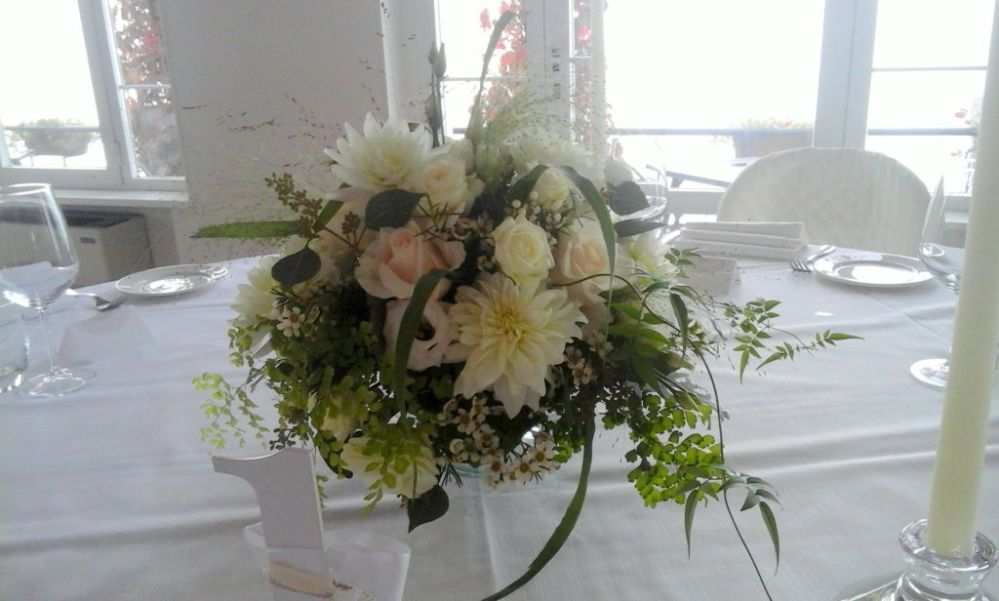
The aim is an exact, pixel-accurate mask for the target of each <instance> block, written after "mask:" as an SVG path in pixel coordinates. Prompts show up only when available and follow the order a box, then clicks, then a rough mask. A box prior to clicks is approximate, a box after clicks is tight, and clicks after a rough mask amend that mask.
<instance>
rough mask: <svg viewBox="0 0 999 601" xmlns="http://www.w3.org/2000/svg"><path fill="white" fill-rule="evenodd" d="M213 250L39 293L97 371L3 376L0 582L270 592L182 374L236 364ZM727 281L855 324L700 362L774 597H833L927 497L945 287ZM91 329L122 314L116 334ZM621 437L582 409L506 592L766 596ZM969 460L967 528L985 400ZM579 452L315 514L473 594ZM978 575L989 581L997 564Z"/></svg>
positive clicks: (807, 312) (772, 268)
mask: <svg viewBox="0 0 999 601" xmlns="http://www.w3.org/2000/svg"><path fill="white" fill-rule="evenodd" d="M231 267H232V271H233V273H232V275H231V276H230V277H229V278H228V279H227V280H226V281H224V282H223V283H221V284H220V285H218V286H216V287H215V288H212V289H209V290H205V291H201V292H198V293H195V294H191V295H188V296H181V297H175V298H171V299H162V300H153V301H145V302H142V301H135V302H130V303H128V304H126V305H125V307H123V308H121V309H118V310H116V311H112V312H110V313H105V314H97V313H95V312H94V311H92V310H90V309H88V308H86V307H85V306H84V304H82V303H83V301H78V304H77V305H76V306H74V307H71V308H69V309H67V310H65V311H61V312H58V313H56V314H54V315H53V321H54V322H55V326H56V329H57V330H59V329H60V326H63V327H64V326H66V325H67V324H74V323H75V324H76V325H75V326H72V327H71V329H72V331H73V332H75V334H74V335H75V336H76V339H75V342H74V343H73V346H75V347H76V348H75V351H76V352H75V353H70V358H73V357H74V356H75V358H76V359H77V360H81V359H82V357H81V355H85V354H86V353H80V350H81V348H80V347H81V345H82V346H83V348H84V350H85V351H87V352H89V353H90V354H91V357H90V358H89V361H90V362H91V366H90V367H91V368H92V369H93V370H95V371H96V372H97V373H98V374H99V379H98V380H97V381H96V382H95V383H94V384H93V385H91V386H90V387H89V388H87V389H85V390H82V391H80V392H78V393H75V394H72V395H70V396H67V397H65V398H63V399H58V400H54V401H23V400H20V399H17V398H14V397H12V396H11V395H5V396H2V397H0V598H2V599H4V600H7V599H10V600H34V599H39V600H42V599H44V600H46V601H58V600H63V599H66V600H70V599H72V600H83V599H87V600H95V601H96V600H101V601H110V600H115V599H157V600H160V599H211V600H213V601H226V600H233V601H235V600H239V601H252V600H265V599H268V598H270V593H269V590H268V588H267V586H266V583H265V580H264V578H263V576H262V575H261V574H260V573H258V572H257V571H255V569H254V567H253V566H252V565H251V561H250V552H249V550H248V549H247V548H246V547H245V546H244V544H243V542H242V538H241V529H242V528H243V526H245V525H247V524H249V523H251V522H254V521H256V520H257V519H258V517H259V513H258V509H257V505H256V500H255V498H254V496H253V493H252V491H251V489H250V487H249V486H248V485H247V484H245V483H244V482H243V481H241V480H239V479H237V478H234V477H231V476H226V475H222V474H216V473H214V472H213V471H212V469H211V466H210V463H209V452H210V451H209V449H208V448H207V447H206V446H205V445H203V444H202V443H201V442H200V441H199V439H198V429H199V427H201V426H203V425H204V424H205V423H206V422H205V418H204V417H203V415H202V413H201V410H200V408H199V405H200V404H201V402H202V400H203V393H199V392H197V391H195V390H193V388H192V386H191V379H192V378H193V377H194V376H196V375H198V374H200V373H202V372H204V371H219V372H222V373H223V374H225V375H227V376H228V377H230V378H232V380H233V381H238V379H239V377H240V374H239V372H238V371H237V370H236V369H235V368H233V367H231V366H229V365H228V364H227V363H226V357H227V350H226V345H227V338H226V329H227V323H226V320H227V318H228V317H230V315H231V311H230V309H229V308H228V305H229V303H230V301H231V298H232V297H233V295H234V291H235V287H236V285H237V284H238V283H240V281H241V279H242V274H243V273H244V272H245V269H246V267H247V264H246V263H245V262H236V263H233V264H232V265H231ZM101 289H102V288H98V290H101ZM734 295H735V296H736V297H738V298H740V299H750V298H755V297H757V296H767V297H771V298H781V299H782V300H783V301H784V302H783V304H782V305H781V307H780V311H781V312H782V314H783V318H782V323H783V324H784V325H785V326H786V327H787V329H789V330H790V331H792V332H795V333H798V334H806V333H810V332H813V331H816V330H819V329H826V328H832V329H835V330H839V331H846V332H851V333H854V334H859V335H862V336H864V337H865V340H864V341H862V342H850V343H844V344H843V345H842V346H841V347H840V348H839V349H837V350H833V351H827V352H822V353H821V354H818V355H815V356H811V357H808V356H806V357H801V358H799V359H797V360H796V361H795V362H794V363H792V364H779V365H777V366H774V367H773V368H772V369H769V370H768V372H769V373H768V374H767V375H766V376H765V377H759V376H757V375H749V376H748V377H747V379H746V381H745V383H744V384H742V385H741V386H740V385H739V384H738V382H737V379H736V377H735V375H734V370H733V369H732V368H731V366H729V365H728V364H726V363H724V362H721V363H719V365H718V367H717V371H718V375H719V380H720V386H721V391H722V396H723V404H724V408H725V409H726V410H727V411H728V412H729V413H730V414H731V418H732V419H731V420H729V421H728V422H727V426H726V438H727V443H728V444H727V452H728V463H729V464H730V465H732V466H733V467H735V468H737V469H740V470H743V471H746V472H750V473H753V474H756V475H758V476H761V477H763V478H765V479H767V480H769V481H771V482H773V483H774V484H775V485H776V486H777V487H778V488H779V491H780V494H781V498H782V500H783V504H784V509H783V511H779V512H778V516H777V517H778V521H779V524H780V528H781V542H782V557H781V564H780V569H779V571H778V572H777V574H776V575H774V561H773V554H772V552H771V550H770V545H769V542H768V539H767V536H766V533H765V531H764V529H763V527H762V525H761V523H760V522H759V518H758V517H757V515H756V514H755V513H754V514H753V515H748V514H747V515H744V516H740V517H741V520H740V521H741V523H742V525H743V528H744V529H745V532H746V534H747V537H748V539H749V541H750V544H751V545H752V548H753V549H754V551H755V552H756V555H757V557H758V558H759V560H760V561H761V564H762V569H763V571H764V574H765V577H766V579H767V581H768V583H769V586H770V587H771V589H772V591H773V592H774V595H775V598H776V599H787V600H790V599H814V600H817V601H818V600H826V599H832V598H833V597H834V596H835V595H836V594H837V593H838V592H839V591H840V590H842V589H843V588H844V587H846V586H847V585H849V584H851V583H852V582H854V581H856V580H858V579H866V578H868V577H871V576H878V575H889V574H896V573H898V572H899V571H900V570H901V568H902V558H901V555H900V551H899V549H898V545H897V543H896V537H897V535H898V532H899V530H900V529H901V528H902V527H903V526H904V525H905V524H906V523H907V522H909V521H911V520H913V519H917V518H921V517H924V516H925V515H926V512H927V502H928V496H929V486H930V477H931V469H932V463H933V454H934V449H935V446H936V431H937V428H938V425H939V415H940V408H941V401H942V398H943V394H942V393H941V392H940V391H937V390H933V389H930V388H926V387H924V386H922V385H920V384H918V383H917V382H915V381H914V380H913V379H912V378H911V376H910V375H909V373H908V368H909V365H910V364H911V363H912V362H913V361H915V360H917V359H921V358H926V357H931V356H941V355H942V354H944V353H946V351H947V348H948V345H949V332H950V325H951V320H952V318H953V303H954V298H953V295H952V294H951V293H950V292H947V291H946V290H943V289H942V288H941V287H940V286H939V285H938V284H936V283H929V284H926V285H923V286H920V287H917V288H912V289H903V290H888V291H880V290H874V291H872V290H867V289H859V288H849V287H845V286H841V285H838V284H835V283H829V282H824V281H821V280H819V279H818V278H817V277H815V276H811V275H808V274H798V273H792V272H790V271H789V270H788V269H787V267H786V265H785V264H783V263H755V264H752V265H750V266H745V265H744V266H743V267H742V282H741V284H739V285H738V286H737V288H736V289H735V290H734ZM84 320H90V321H86V323H83V322H84ZM97 320H106V323H104V322H101V321H97ZM122 324H124V326H122V327H123V328H124V330H115V327H116V326H121V325H122ZM95 326H96V328H95ZM102 331H110V332H114V331H117V332H118V338H117V340H115V339H113V337H111V338H109V337H108V336H101V335H99V333H100V332H102ZM81 332H82V333H81ZM87 332H91V333H93V337H92V339H88V338H87V335H88V334H87ZM33 333H34V334H35V335H36V339H37V334H38V331H37V325H36V326H33ZM88 341H89V342H90V344H88ZM112 342H114V343H115V344H111V343H112ZM70 350H72V349H70ZM625 449H626V446H625V444H624V441H621V440H619V439H618V434H617V433H616V432H602V433H599V444H598V449H597V453H596V456H595V460H594V467H593V474H592V476H591V481H590V490H589V496H588V498H587V501H586V505H585V507H584V509H583V513H582V516H581V518H580V521H579V524H578V525H577V528H576V531H575V532H574V533H573V535H572V537H571V538H570V539H569V541H568V543H567V544H566V545H565V547H564V548H563V549H562V551H561V553H560V554H559V555H558V556H557V557H556V558H555V560H554V561H553V562H552V563H551V564H549V566H548V568H547V569H546V570H545V571H544V572H542V574H541V575H540V576H538V577H537V578H536V579H535V580H534V581H533V582H532V583H530V584H529V585H528V586H527V587H525V588H524V589H522V590H521V591H520V592H518V593H517V594H516V595H514V596H513V597H512V598H514V599H525V600H526V599H548V600H562V599H565V600H574V601H577V600H580V599H600V600H603V599H625V600H632V599H634V600H638V599H662V600H694V599H710V600H732V601H736V600H742V599H762V598H763V596H762V593H761V592H760V591H759V585H758V584H757V583H756V581H755V577H754V575H753V572H752V567H751V565H750V563H749V561H748V560H747V559H746V557H745V556H744V554H743V551H742V550H741V548H740V546H739V544H738V540H737V539H736V536H735V534H734V533H733V531H732V528H731V526H730V525H729V524H728V523H727V522H726V520H725V519H724V513H723V511H722V508H721V507H720V506H719V505H717V504H713V505H711V506H709V507H707V508H702V509H700V510H699V511H698V515H697V519H696V521H695V525H694V542H693V552H692V556H691V558H690V559H688V558H687V551H686V547H685V545H684V539H683V526H682V522H683V517H682V508H681V507H679V506H674V505H663V506H660V507H659V508H657V509H655V510H649V509H646V508H644V507H643V506H642V503H641V501H640V499H639V497H638V494H637V493H636V492H635V491H634V490H633V489H632V487H631V486H630V485H629V484H628V482H627V481H626V478H625V474H626V472H627V470H628V466H627V464H625V463H624V462H623V461H622V459H621V455H622V454H623V452H624V450H625ZM986 463H987V466H986V473H985V478H984V482H983V491H982V497H981V498H982V502H981V510H980V512H979V529H980V530H981V531H983V532H985V533H986V534H988V535H990V536H991V537H992V538H993V540H997V539H999V511H996V508H997V504H996V499H997V498H999V411H995V410H994V411H993V417H992V421H991V425H990V437H989V453H988V458H987V460H986ZM578 473H579V462H578V459H577V460H574V461H573V462H571V463H570V464H568V465H566V466H565V467H564V468H563V469H562V470H560V471H559V472H558V473H557V474H555V475H554V476H552V477H549V478H546V480H545V481H544V482H543V483H541V484H539V485H538V484H532V485H528V486H526V487H521V486H518V487H516V488H512V489H504V490H501V491H498V492H491V491H488V490H484V487H480V485H479V482H477V481H474V480H473V481H466V486H465V488H463V489H455V488H453V487H452V488H451V489H450V490H449V493H450V495H451V510H450V512H449V513H448V514H447V515H446V516H445V517H444V518H443V519H441V520H439V521H437V522H434V523H431V524H428V525H425V526H422V527H420V528H419V529H417V530H416V531H415V532H413V533H412V534H409V535H407V534H406V519H405V516H404V515H403V512H400V511H399V510H398V508H397V507H396V505H395V503H393V502H392V501H388V502H384V503H383V504H382V506H380V507H379V508H378V509H377V510H376V511H375V512H374V513H373V514H371V515H369V516H367V517H362V515H361V514H360V512H359V509H360V508H361V506H362V502H361V496H362V487H361V486H360V485H359V483H356V482H350V481H343V482H338V483H336V484H334V485H332V486H331V487H330V491H329V494H330V499H329V500H328V502H327V509H326V512H325V518H326V521H327V523H329V524H333V525H335V524H341V525H342V524H346V523H348V522H349V523H351V524H355V525H360V526H363V527H367V528H371V529H373V530H377V531H380V532H383V533H386V534H391V535H393V536H396V537H399V538H401V539H403V540H405V541H406V542H408V543H409V544H410V545H411V546H412V547H413V560H412V563H411V567H410V575H409V580H408V584H407V593H406V598H407V599H409V600H411V601H440V600H451V599H455V600H457V599H462V600H467V599H476V598H480V597H482V596H484V595H485V594H487V593H490V592H492V591H494V590H497V588H499V587H501V586H503V585H505V584H506V583H508V582H509V581H510V580H511V579H513V578H515V577H516V576H518V575H519V574H520V573H521V571H522V570H523V569H524V568H525V567H526V565H527V564H528V562H529V561H530V560H531V559H532V558H533V557H534V555H535V554H536V553H537V551H538V549H539V548H540V546H541V544H542V543H543V542H544V540H545V538H546V537H547V536H548V534H549V533H550V531H551V529H552V528H553V527H554V525H555V524H556V523H557V521H558V519H559V518H560V516H561V514H562V511H563V509H564V507H565V505H566V503H567V502H568V500H569V498H570V496H571V495H572V492H573V489H574V484H575V481H576V478H577V476H578ZM740 501H741V500H740ZM736 502H739V501H736ZM986 588H987V589H988V590H989V591H990V592H991V594H993V595H996V594H997V593H996V591H999V577H997V576H993V577H992V579H991V582H990V583H989V585H988V586H987V587H986Z"/></svg>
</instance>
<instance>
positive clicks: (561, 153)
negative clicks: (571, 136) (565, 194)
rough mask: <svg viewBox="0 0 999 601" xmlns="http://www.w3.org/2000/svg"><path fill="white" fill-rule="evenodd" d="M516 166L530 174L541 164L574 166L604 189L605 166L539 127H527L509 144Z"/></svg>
mask: <svg viewBox="0 0 999 601" xmlns="http://www.w3.org/2000/svg"><path fill="white" fill-rule="evenodd" d="M508 146H509V149H510V157H511V158H512V159H513V167H514V169H516V170H517V173H518V174H520V175H526V174H527V173H528V172H529V171H530V170H531V169H534V168H535V167H537V166H538V165H550V166H553V167H572V168H573V169H575V170H576V172H577V173H579V174H580V175H582V176H583V177H585V178H587V179H588V180H590V181H591V182H593V185H594V186H596V187H597V189H600V188H602V187H603V186H604V169H603V165H600V164H598V161H597V160H596V159H595V158H594V157H593V155H592V154H590V152H589V151H587V150H586V149H584V148H582V147H581V146H576V145H575V144H573V143H572V142H571V141H569V140H567V139H565V138H561V137H558V136H557V135H555V134H554V133H552V132H550V131H548V130H544V129H537V128H527V129H523V130H521V131H519V132H518V133H516V134H514V135H513V136H512V137H511V138H510V140H509V142H508Z"/></svg>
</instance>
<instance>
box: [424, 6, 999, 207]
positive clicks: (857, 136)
mask: <svg viewBox="0 0 999 601" xmlns="http://www.w3.org/2000/svg"><path fill="white" fill-rule="evenodd" d="M598 4H599V5H600V6H601V8H603V10H600V11H595V10H591V7H592V6H595V5H598ZM992 5H993V3H992V2H991V1H990V0H955V1H954V2H920V3H915V2H909V1H907V0H880V1H879V2H878V3H874V2H870V1H869V0H760V1H759V2H744V1H742V0H713V1H711V2H689V1H686V0H644V1H641V0H631V1H629V2H606V1H602V0H550V1H542V0H516V1H515V0H506V1H498V0H489V1H487V0H479V1H478V2H468V0H464V1H462V0H437V3H436V8H437V18H438V27H437V31H436V32H435V33H436V35H437V36H438V39H441V40H443V41H444V42H445V43H446V45H447V48H448V63H449V74H450V75H453V76H455V79H456V81H455V82H454V85H453V86H452V87H451V90H452V91H453V93H454V94H455V97H454V98H451V99H447V98H446V103H447V104H446V113H447V115H446V116H445V117H446V119H449V120H451V121H453V122H454V123H461V124H463V123H464V120H465V119H467V110H468V106H469V104H470V98H472V95H473V94H474V90H475V86H476V83H475V80H477V77H478V73H479V65H478V64H477V59H478V57H479V56H481V51H482V50H481V48H482V47H483V46H484V44H485V42H486V39H487V36H488V29H486V30H482V29H477V27H478V26H479V22H480V21H481V22H482V27H485V26H486V25H487V21H491V20H494V19H495V18H496V17H497V16H498V15H499V14H500V13H501V12H502V11H503V10H507V9H523V10H524V11H525V14H526V18H525V21H526V22H525V23H524V24H523V32H522V35H523V39H521V40H520V44H521V48H522V49H523V52H522V53H520V54H516V55H515V56H518V57H519V58H518V60H519V61H521V63H520V64H522V65H524V66H525V67H526V68H525V70H524V72H523V73H520V72H517V73H513V74H511V73H504V72H503V71H502V64H501V63H497V64H496V65H494V67H493V69H492V70H491V76H492V77H493V79H492V80H491V85H493V86H496V85H500V84H502V83H504V82H512V81H516V82H519V85H523V84H522V82H523V81H525V76H526V75H530V76H531V82H532V83H531V88H530V91H531V93H533V94H535V95H538V96H546V97H551V96H552V95H555V94H557V93H558V92H559V91H561V90H564V89H566V88H569V89H570V93H569V94H562V95H561V100H560V102H561V104H560V106H559V107H557V108H556V109H555V112H556V113H558V114H560V115H568V116H571V117H572V118H573V119H574V120H575V121H576V122H577V123H578V122H579V121H580V120H581V119H582V120H585V119H586V117H587V116H588V115H591V116H595V115H597V114H599V112H600V111H601V110H602V107H604V106H606V110H607V114H608V117H609V129H608V130H607V131H606V132H597V133H596V135H595V137H596V138H597V139H601V135H600V134H601V133H606V135H607V139H608V141H610V142H612V143H614V146H615V147H616V150H617V151H618V152H622V153H623V157H624V158H625V159H626V160H627V161H628V162H629V163H630V164H631V165H633V166H635V167H637V168H639V169H640V170H644V171H645V175H646V176H647V177H650V178H653V177H656V176H655V172H656V171H658V172H660V173H662V172H680V173H685V174H688V175H693V176H694V177H692V178H687V181H686V182H685V183H683V185H682V187H681V188H680V189H674V191H673V193H672V194H671V200H672V199H675V198H678V197H680V198H682V197H684V195H693V196H697V197H698V198H702V199H710V198H714V199H717V198H718V196H719V195H720V192H721V191H722V189H723V187H724V182H725V181H731V179H732V178H733V177H734V176H735V175H737V173H738V171H739V169H740V168H741V165H743V164H745V162H746V161H747V160H750V159H751V158H752V157H756V156H760V155H762V154H766V153H768V152H770V151H773V150H778V149H782V148H789V147H794V146H805V145H809V144H812V143H813V142H814V143H815V144H816V145H820V146H853V147H867V148H869V149H872V150H876V151H880V152H884V153H886V154H889V155H891V156H893V157H895V158H897V159H899V160H900V161H902V162H903V163H905V164H906V165H907V166H909V167H910V168H912V169H913V170H914V171H916V172H917V173H918V174H919V175H920V176H922V178H923V179H924V181H926V182H927V183H928V184H929V185H931V186H932V185H933V184H934V183H935V182H936V180H937V178H939V177H940V175H941V174H942V173H944V172H951V173H954V172H957V173H958V174H959V175H958V176H955V177H953V178H952V182H951V186H950V187H951V188H952V189H953V188H954V187H956V186H959V185H963V184H961V181H960V180H961V175H960V174H962V173H963V177H964V179H965V180H966V179H967V169H966V168H967V161H966V160H965V159H968V158H973V152H974V141H975V135H976V134H977V114H976V111H978V110H980V102H981V94H982V91H983V88H984V73H985V64H986V58H987V52H988V42H989V38H990V24H991V22H992V19H991V15H992ZM428 6H429V2H428V3H426V4H425V8H426V9H427V10H429V8H428ZM470 32H473V33H470ZM509 51H510V48H509V44H508V43H507V44H506V46H505V47H503V48H500V49H498V50H497V55H498V56H501V57H506V56H507V55H508V54H509ZM521 55H522V56H521ZM494 60H495V59H494ZM597 61H606V78H605V81H601V80H600V79H599V78H596V77H595V76H596V75H598V74H599V73H600V72H601V69H599V65H598V64H597ZM465 62H467V63H468V64H467V65H465V64H464V63H465ZM455 65H461V66H460V67H459V68H458V69H457V70H456V68H455ZM413 68H414V69H416V68H417V65H416V64H415V63H414V65H413ZM424 70H425V68H424ZM458 79H460V80H461V82H460V84H461V85H458V84H459V82H458V81H457V80H458ZM458 115H460V116H461V118H457V116H458ZM452 117H454V118H452ZM599 121H600V120H599V119H594V123H599ZM580 129H581V130H582V131H583V133H585V128H577V135H578V134H579V133H580V131H579V130H580ZM671 179H672V183H673V184H676V183H677V182H678V181H679V180H680V179H681V178H677V177H674V178H671ZM698 180H700V181H698ZM711 182H715V184H712V183H711ZM716 184H721V185H716ZM678 193H679V194H678Z"/></svg>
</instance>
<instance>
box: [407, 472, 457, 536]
mask: <svg viewBox="0 0 999 601" xmlns="http://www.w3.org/2000/svg"><path fill="white" fill-rule="evenodd" d="M449 506H450V502H449V501H448V498H447V493H446V492H444V489H443V488H441V485H440V484H435V485H434V487H433V488H431V489H430V490H428V491H427V492H425V493H423V494H422V495H420V496H419V497H416V498H415V499H411V500H410V501H409V503H408V505H407V506H406V514H407V515H408V516H409V531H410V532H412V531H413V530H415V529H416V528H417V527H418V526H422V525H423V524H427V523H429V522H432V521H434V520H436V519H437V518H440V517H441V516H443V515H444V514H445V513H447V510H448V507H449Z"/></svg>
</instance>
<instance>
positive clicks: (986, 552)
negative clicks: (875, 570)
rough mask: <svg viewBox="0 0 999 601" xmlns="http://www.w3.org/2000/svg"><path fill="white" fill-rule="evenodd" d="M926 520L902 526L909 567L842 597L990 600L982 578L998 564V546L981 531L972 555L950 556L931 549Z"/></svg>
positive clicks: (856, 600) (849, 600)
mask: <svg viewBox="0 0 999 601" xmlns="http://www.w3.org/2000/svg"><path fill="white" fill-rule="evenodd" d="M925 536H926V520H919V521H916V522H912V523H911V524H909V525H908V526H906V527H905V528H903V529H902V532H901V534H899V537H898V542H899V544H900V545H901V546H902V551H903V552H904V553H905V562H906V570H905V572H904V573H903V574H902V575H901V576H900V577H898V578H896V579H894V580H890V581H887V582H886V581H884V580H882V581H881V583H880V584H878V583H874V584H865V585H860V586H856V587H853V588H851V589H849V590H848V591H846V592H844V593H843V594H841V595H839V596H838V597H836V598H837V600H838V601H990V598H989V597H987V596H986V595H985V593H984V592H983V591H982V581H984V580H985V577H986V576H988V574H989V572H990V571H991V570H992V568H993V567H995V565H996V557H997V555H996V546H995V545H994V544H993V543H992V541H990V540H989V539H988V538H986V537H985V536H984V535H982V534H979V535H978V536H976V537H975V540H974V543H973V548H972V550H971V553H970V554H969V555H965V556H961V557H949V556H945V555H939V554H937V553H935V552H934V551H932V550H931V549H929V547H927V546H926V542H925Z"/></svg>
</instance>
